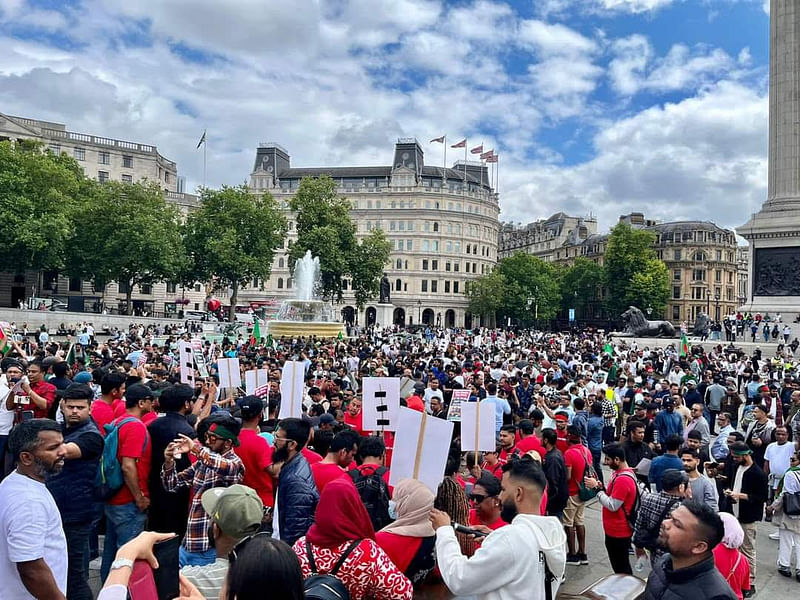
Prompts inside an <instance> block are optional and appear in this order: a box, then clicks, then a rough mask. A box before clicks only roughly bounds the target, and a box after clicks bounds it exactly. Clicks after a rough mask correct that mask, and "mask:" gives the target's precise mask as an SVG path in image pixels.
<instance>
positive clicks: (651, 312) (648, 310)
mask: <svg viewBox="0 0 800 600" xmlns="http://www.w3.org/2000/svg"><path fill="white" fill-rule="evenodd" d="M651 314H653V307H652V306H650V305H649V304H648V305H647V318H648V319H650V315H651Z"/></svg>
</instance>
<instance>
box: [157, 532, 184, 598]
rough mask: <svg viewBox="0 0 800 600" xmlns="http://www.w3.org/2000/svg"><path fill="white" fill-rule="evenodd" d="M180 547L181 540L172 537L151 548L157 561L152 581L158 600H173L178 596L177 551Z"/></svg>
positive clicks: (178, 568)
mask: <svg viewBox="0 0 800 600" xmlns="http://www.w3.org/2000/svg"><path fill="white" fill-rule="evenodd" d="M180 545H181V538H180V537H174V538H172V539H169V540H166V541H164V542H159V543H158V544H156V545H155V546H153V554H154V555H155V557H156V560H157V561H158V569H156V570H155V571H153V579H154V580H155V587H156V590H157V591H158V599H159V600H173V598H177V597H178V596H180V585H179V582H178V573H179V571H180V566H179V564H178V549H179V548H180ZM151 598H152V596H151Z"/></svg>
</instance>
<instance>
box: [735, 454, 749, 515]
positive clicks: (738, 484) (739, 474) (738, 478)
mask: <svg viewBox="0 0 800 600" xmlns="http://www.w3.org/2000/svg"><path fill="white" fill-rule="evenodd" d="M750 466H751V465H749V466H744V465H739V466H738V467H737V468H736V475H734V477H733V490H732V491H733V492H734V493H736V494H740V493H741V491H742V478H743V477H744V472H745V471H747V469H749V468H750ZM732 506H733V516H735V517H736V518H737V519H738V518H739V502H734V503H733V505H732Z"/></svg>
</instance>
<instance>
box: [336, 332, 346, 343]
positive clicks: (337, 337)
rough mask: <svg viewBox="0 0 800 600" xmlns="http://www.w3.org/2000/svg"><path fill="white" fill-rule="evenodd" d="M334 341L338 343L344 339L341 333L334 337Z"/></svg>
mask: <svg viewBox="0 0 800 600" xmlns="http://www.w3.org/2000/svg"><path fill="white" fill-rule="evenodd" d="M336 339H338V340H339V341H340V342H341V341H342V340H343V339H344V335H342V332H341V331H340V332H339V335H337V336H336Z"/></svg>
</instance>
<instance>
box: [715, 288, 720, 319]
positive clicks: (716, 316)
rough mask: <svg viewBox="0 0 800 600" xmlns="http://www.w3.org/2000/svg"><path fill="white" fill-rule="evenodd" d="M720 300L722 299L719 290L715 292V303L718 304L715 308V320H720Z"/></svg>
mask: <svg viewBox="0 0 800 600" xmlns="http://www.w3.org/2000/svg"><path fill="white" fill-rule="evenodd" d="M719 301H720V293H719V292H718V291H717V292H715V293H714V303H715V305H716V306H715V308H714V320H715V321H719Z"/></svg>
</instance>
